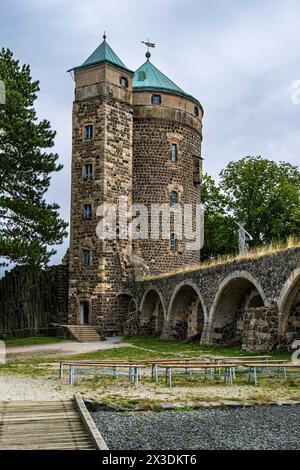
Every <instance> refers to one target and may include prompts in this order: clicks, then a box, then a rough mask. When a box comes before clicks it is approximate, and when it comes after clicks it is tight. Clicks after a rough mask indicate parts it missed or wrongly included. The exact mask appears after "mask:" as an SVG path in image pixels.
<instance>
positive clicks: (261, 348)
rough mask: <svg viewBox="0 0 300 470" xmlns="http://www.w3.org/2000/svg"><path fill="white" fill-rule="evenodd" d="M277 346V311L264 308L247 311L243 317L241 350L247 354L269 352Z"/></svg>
mask: <svg viewBox="0 0 300 470" xmlns="http://www.w3.org/2000/svg"><path fill="white" fill-rule="evenodd" d="M277 344H278V312H277V310H276V309H275V308H273V309H272V308H266V307H258V308H251V309H249V310H247V311H246V312H245V316H244V329H243V341H242V349H244V350H245V351H248V352H252V351H253V352H254V351H256V352H259V353H260V352H270V351H272V349H274V348H275V347H276V346H277Z"/></svg>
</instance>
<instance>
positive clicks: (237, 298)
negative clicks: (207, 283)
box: [209, 272, 268, 345]
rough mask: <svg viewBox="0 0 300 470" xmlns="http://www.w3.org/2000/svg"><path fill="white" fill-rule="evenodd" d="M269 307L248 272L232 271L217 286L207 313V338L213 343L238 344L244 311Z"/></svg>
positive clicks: (239, 343) (240, 339)
mask: <svg viewBox="0 0 300 470" xmlns="http://www.w3.org/2000/svg"><path fill="white" fill-rule="evenodd" d="M266 306H268V301H267V299H266V296H265V294H264V292H263V290H262V288H261V286H260V285H259V283H258V282H257V281H256V279H255V278H254V277H253V276H252V275H250V274H249V273H247V272H235V273H232V274H231V275H230V276H228V277H227V278H226V279H224V281H223V282H222V283H221V285H220V286H219V289H218V291H217V294H216V296H215V299H214V302H213V304H212V308H211V312H210V322H211V329H210V334H209V341H210V342H211V343H216V344H228V345H241V344H242V338H243V334H244V326H245V325H244V323H245V312H246V311H248V310H249V311H253V310H256V309H257V310H259V309H262V308H264V307H266Z"/></svg>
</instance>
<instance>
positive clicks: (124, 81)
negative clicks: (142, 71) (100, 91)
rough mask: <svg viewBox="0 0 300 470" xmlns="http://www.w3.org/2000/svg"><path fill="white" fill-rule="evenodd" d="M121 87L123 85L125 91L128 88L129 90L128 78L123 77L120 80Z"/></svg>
mask: <svg viewBox="0 0 300 470" xmlns="http://www.w3.org/2000/svg"><path fill="white" fill-rule="evenodd" d="M120 85H121V88H123V89H124V90H125V89H126V88H128V78H126V77H121V78H120Z"/></svg>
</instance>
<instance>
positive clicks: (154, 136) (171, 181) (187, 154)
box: [133, 51, 203, 274]
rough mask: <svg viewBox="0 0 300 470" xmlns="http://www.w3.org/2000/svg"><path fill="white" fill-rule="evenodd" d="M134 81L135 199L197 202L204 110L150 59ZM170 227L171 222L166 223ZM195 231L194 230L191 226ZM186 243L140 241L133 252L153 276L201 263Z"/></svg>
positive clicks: (170, 203) (185, 202) (174, 238)
mask: <svg viewBox="0 0 300 470" xmlns="http://www.w3.org/2000/svg"><path fill="white" fill-rule="evenodd" d="M146 57H147V61H146V62H145V63H144V64H143V65H142V66H141V67H140V68H139V69H138V70H137V71H136V72H135V74H134V79H133V109H134V120H133V122H134V124H133V175H134V178H133V201H134V203H142V204H146V205H147V207H148V210H149V212H150V211H151V205H153V204H163V203H165V204H169V205H171V206H172V204H174V203H175V204H176V203H177V204H180V205H181V206H182V205H184V204H190V205H192V206H193V210H194V209H195V207H196V205H197V204H199V203H200V183H201V173H202V158H201V142H202V118H203V109H202V106H201V104H200V103H199V101H198V100H196V99H195V98H193V97H192V96H190V95H188V94H186V93H185V92H184V91H183V90H182V89H181V88H179V87H178V86H177V85H175V83H173V82H172V81H171V80H170V79H169V78H168V77H166V76H165V75H164V74H163V73H162V72H161V71H160V70H158V69H157V68H156V67H155V66H154V65H153V64H152V63H151V61H150V54H149V51H148V53H147V54H146ZM170 223H171V225H172V219H171V221H170ZM193 228H195V227H193ZM187 248H188V245H187V241H186V240H185V238H184V237H183V238H182V240H179V239H178V241H177V240H176V233H175V232H173V233H172V227H171V230H170V239H161V240H155V241H154V240H138V241H137V242H135V250H136V251H137V253H138V255H139V256H140V257H141V258H142V259H143V260H144V262H145V265H146V267H147V269H148V272H150V273H152V274H156V273H162V272H166V271H172V270H174V269H175V270H176V269H180V268H181V267H183V266H187V265H191V264H195V263H199V261H200V244H199V248H198V249H196V250H195V249H193V250H192V251H191V250H189V249H187Z"/></svg>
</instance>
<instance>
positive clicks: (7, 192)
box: [0, 49, 67, 266]
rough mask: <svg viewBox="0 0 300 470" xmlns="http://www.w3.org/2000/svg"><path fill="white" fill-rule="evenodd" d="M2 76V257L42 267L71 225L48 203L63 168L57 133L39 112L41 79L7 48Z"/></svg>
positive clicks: (2, 56)
mask: <svg viewBox="0 0 300 470" xmlns="http://www.w3.org/2000/svg"><path fill="white" fill-rule="evenodd" d="M0 80H2V81H3V82H4V83H5V87H6V103H5V104H0V257H1V258H2V259H4V260H5V261H6V262H15V263H19V264H27V263H30V264H33V265H37V266H42V265H45V264H46V263H47V262H48V260H49V258H50V256H51V255H53V254H54V253H55V250H54V249H53V248H51V246H53V245H56V244H60V243H62V241H63V238H64V237H65V235H66V227H67V224H66V223H65V222H64V221H63V220H62V219H60V218H59V214H58V209H59V206H58V205H57V204H48V203H47V202H46V201H45V193H46V191H47V190H48V188H49V185H50V178H51V176H50V175H51V173H53V172H56V171H59V170H61V168H62V165H59V164H57V160H58V155H57V154H55V153H51V152H50V151H49V149H50V148H51V147H53V145H54V137H55V132H54V131H52V130H51V126H50V123H49V122H48V121H47V120H42V121H40V122H38V119H37V116H36V112H35V109H34V102H35V100H36V98H37V92H38V91H39V82H37V81H32V78H31V76H30V68H29V66H28V65H22V66H21V65H20V64H19V61H17V60H15V59H14V58H13V54H12V52H11V51H10V50H8V49H6V50H5V49H2V51H1V52H0Z"/></svg>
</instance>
